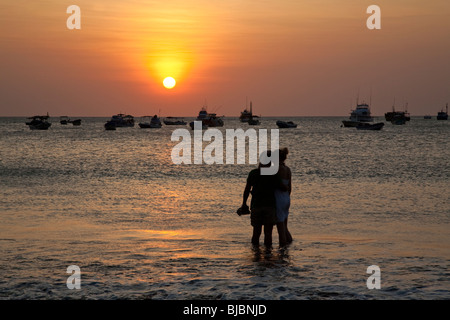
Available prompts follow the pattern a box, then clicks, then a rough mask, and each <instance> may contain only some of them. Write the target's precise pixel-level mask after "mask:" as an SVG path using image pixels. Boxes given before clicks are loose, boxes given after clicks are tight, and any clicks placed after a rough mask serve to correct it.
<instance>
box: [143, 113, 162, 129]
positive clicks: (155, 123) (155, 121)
mask: <svg viewBox="0 0 450 320" xmlns="http://www.w3.org/2000/svg"><path fill="white" fill-rule="evenodd" d="M139 127H141V128H161V127H162V124H161V120H160V119H159V118H158V116H157V115H156V114H155V115H154V116H153V117H151V116H143V117H142V120H141V122H139Z"/></svg>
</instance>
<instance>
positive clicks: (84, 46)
mask: <svg viewBox="0 0 450 320" xmlns="http://www.w3.org/2000/svg"><path fill="white" fill-rule="evenodd" d="M73 4H75V5H78V6H79V7H80V9H81V29H80V30H69V29H68V28H67V27H66V21H67V19H68V18H69V16H70V14H68V13H66V9H67V7H68V6H70V5H73ZM372 4H376V5H378V6H379V7H380V8H381V30H369V29H368V28H367V27H366V20H367V18H368V17H369V16H370V14H368V13H366V9H367V7H368V6H369V5H372ZM449 57H450V1H448V0H430V1H423V0H420V1H419V0H386V1H385V0H383V1H375V0H373V1H364V0H343V1H335V0H277V1H275V0H258V1H254V0H167V1H151V0H146V1H144V0H117V1H106V0H96V1H92V0H90V1H87V0H81V1H75V0H71V1H63V0H47V1H23V0H14V1H13V0H10V1H5V0H0V74H1V78H0V116H31V115H35V114H44V113H46V112H49V113H50V115H51V116H59V115H69V116H105V117H109V116H111V115H112V114H116V113H119V112H124V113H129V114H132V115H134V116H141V115H147V114H155V113H159V112H160V114H161V116H192V117H194V116H196V115H197V114H198V111H199V109H200V107H201V106H202V105H203V104H204V103H205V101H206V102H207V105H208V110H209V111H215V112H217V113H218V114H220V115H226V116H239V114H240V111H242V110H243V108H244V107H245V104H246V99H247V98H248V101H250V100H252V101H253V109H254V110H253V111H254V112H255V113H256V114H260V115H262V116H290V115H292V116H295V115H296V116H347V115H348V114H349V111H350V109H351V108H352V107H354V105H355V103H356V98H357V95H358V92H359V97H360V100H366V102H368V101H369V99H370V96H371V101H372V112H373V113H374V114H375V115H383V114H384V112H386V111H389V110H391V108H392V104H393V102H394V99H395V104H396V106H397V108H398V109H402V108H403V106H404V104H405V103H406V102H407V103H408V110H409V111H410V113H411V115H412V116H414V115H423V114H431V115H436V113H437V112H438V111H440V109H441V108H443V107H445V103H446V102H450V59H449ZM168 76H171V77H173V78H175V79H176V81H177V84H176V86H175V87H174V88H173V89H166V88H164V86H163V84H162V82H163V79H164V78H165V77H168ZM159 110H160V111H159Z"/></svg>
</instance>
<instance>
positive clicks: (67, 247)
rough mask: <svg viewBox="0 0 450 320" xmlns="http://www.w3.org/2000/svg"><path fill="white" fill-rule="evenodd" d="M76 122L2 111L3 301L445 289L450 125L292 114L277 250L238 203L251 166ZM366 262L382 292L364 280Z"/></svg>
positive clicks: (336, 295) (432, 292)
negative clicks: (77, 284)
mask: <svg viewBox="0 0 450 320" xmlns="http://www.w3.org/2000/svg"><path fill="white" fill-rule="evenodd" d="M82 119H83V122H82V125H81V126H80V127H74V126H72V125H68V126H63V125H60V124H59V121H58V118H51V119H50V121H51V122H52V123H53V124H52V126H51V128H50V129H49V130H48V131H32V130H30V129H29V128H28V127H27V126H26V125H25V119H24V118H0V186H1V188H0V219H1V220H0V221H1V223H0V253H1V254H0V299H157V300H160V299H174V300H185V299H186V300H188V299H223V300H228V299H249V300H307V299H449V298H450V277H449V275H450V271H449V265H450V199H449V187H450V182H449V181H450V179H449V178H450V161H449V159H450V148H449V137H450V122H449V121H437V120H436V119H435V118H434V119H431V120H424V119H422V118H420V117H412V119H411V121H410V122H409V123H407V124H406V125H404V126H394V125H392V124H390V123H386V125H385V127H384V128H383V129H382V130H381V131H358V130H356V129H354V128H341V120H343V119H345V117H343V118H339V117H298V118H293V119H292V120H294V121H295V122H297V123H298V127H297V128H296V129H280V131H279V134H280V146H285V147H288V148H289V150H290V153H289V156H288V160H287V165H288V166H289V167H290V168H291V170H292V173H293V192H292V200H291V211H290V216H289V228H290V231H291V233H292V236H293V238H294V241H293V243H292V244H291V245H289V246H288V247H287V248H279V247H278V238H277V231H276V228H274V232H273V236H274V244H273V247H272V248H265V247H264V246H262V245H261V246H260V247H259V248H253V247H252V246H251V244H250V237H251V232H252V229H251V226H250V221H249V216H238V215H237V214H236V210H237V208H238V207H239V206H240V204H241V201H242V200H241V199H242V192H243V189H244V186H245V180H246V177H247V174H248V172H249V171H250V170H251V169H253V168H254V167H255V165H251V164H244V165H238V164H234V165H232V164H228V165H206V164H203V165H175V164H173V163H172V160H171V157H170V155H171V150H172V148H173V146H174V145H175V144H176V142H172V141H171V134H172V131H173V130H174V129H175V128H179V127H171V126H163V127H162V128H161V129H140V128H139V127H138V126H137V125H136V126H135V127H133V128H118V129H117V130H116V131H105V130H104V128H103V124H104V123H105V121H106V120H107V119H106V118H82ZM276 120H277V119H275V118H263V119H262V123H261V125H260V126H258V127H253V128H255V129H258V128H261V129H263V128H265V129H275V128H276V126H275V121H276ZM377 120H379V121H383V120H384V119H382V118H381V117H380V118H379V119H377ZM239 127H242V128H243V129H247V128H248V125H247V124H241V123H240V122H239V121H238V119H237V118H225V126H224V127H223V128H220V130H221V131H222V132H225V131H224V130H225V129H227V128H239ZM186 128H187V129H188V130H189V131H191V130H190V129H189V128H188V127H187V126H186ZM261 244H262V238H261ZM70 265H77V266H79V268H80V271H81V288H80V289H74V290H70V289H68V287H67V285H66V281H67V279H68V277H69V276H70V274H68V273H67V267H68V266H70ZM372 265H376V266H378V267H379V268H380V275H381V278H380V279H381V287H380V289H372V290H370V289H368V288H367V285H366V281H367V279H368V277H369V276H370V274H368V273H367V268H368V267H369V266H372Z"/></svg>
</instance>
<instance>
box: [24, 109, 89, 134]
mask: <svg viewBox="0 0 450 320" xmlns="http://www.w3.org/2000/svg"><path fill="white" fill-rule="evenodd" d="M49 118H50V116H49V114H48V112H47V114H46V115H45V116H32V117H29V118H27V119H30V121H27V122H25V124H26V125H27V126H29V127H30V129H31V130H47V129H48V128H50V127H51V125H52V124H51V123H50V122H49V121H48V119H49ZM59 123H61V124H62V125H67V124H69V123H71V124H72V125H74V126H80V125H81V119H75V120H71V119H70V118H69V117H67V116H61V117H60V120H59Z"/></svg>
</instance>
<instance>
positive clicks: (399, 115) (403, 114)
mask: <svg viewBox="0 0 450 320" xmlns="http://www.w3.org/2000/svg"><path fill="white" fill-rule="evenodd" d="M384 118H385V119H386V121H391V122H392V120H395V119H396V120H398V119H404V121H405V122H406V121H410V120H411V116H410V115H409V113H408V103H406V105H405V111H395V100H394V104H393V105H392V111H390V112H386V113H385V114H384ZM394 118H395V119H394Z"/></svg>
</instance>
